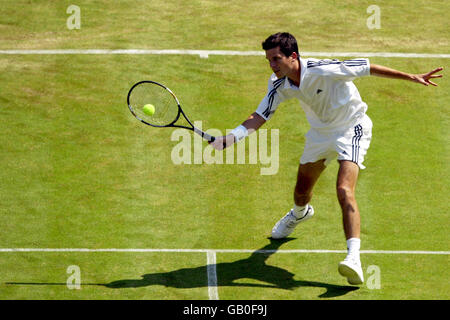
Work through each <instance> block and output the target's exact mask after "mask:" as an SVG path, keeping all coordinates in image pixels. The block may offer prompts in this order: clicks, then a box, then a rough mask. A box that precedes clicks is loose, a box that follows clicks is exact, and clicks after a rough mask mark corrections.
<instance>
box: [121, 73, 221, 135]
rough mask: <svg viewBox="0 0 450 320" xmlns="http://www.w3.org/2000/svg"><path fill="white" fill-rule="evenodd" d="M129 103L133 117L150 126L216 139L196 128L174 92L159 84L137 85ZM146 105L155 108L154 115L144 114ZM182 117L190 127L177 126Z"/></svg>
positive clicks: (133, 87)
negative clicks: (176, 129) (189, 132)
mask: <svg viewBox="0 0 450 320" xmlns="http://www.w3.org/2000/svg"><path fill="white" fill-rule="evenodd" d="M127 103H128V108H129V109H130V111H131V113H132V114H133V116H135V117H136V118H137V119H138V120H140V121H141V122H142V123H145V124H147V125H149V126H152V127H157V128H168V127H174V128H183V129H188V130H192V131H194V132H195V133H197V134H198V135H200V136H201V137H202V138H203V139H205V140H207V141H208V142H213V141H214V140H215V139H216V138H215V137H213V136H211V135H209V134H207V133H205V132H203V131H202V130H200V129H198V128H196V127H194V125H193V124H192V122H191V121H190V120H189V119H188V117H187V116H186V114H185V113H184V112H183V109H181V105H180V102H179V101H178V99H177V97H176V96H175V94H174V93H173V92H172V90H170V89H169V88H167V87H166V86H164V85H162V84H160V83H158V82H155V81H147V80H145V81H140V82H137V83H135V84H134V85H133V86H132V87H131V89H130V91H128V96H127ZM146 104H152V105H154V106H155V110H154V113H153V114H149V113H146V112H144V110H143V107H144V105H146ZM181 116H183V117H184V119H186V121H187V123H188V124H189V126H183V125H179V124H175V123H176V122H177V121H178V120H180V118H181Z"/></svg>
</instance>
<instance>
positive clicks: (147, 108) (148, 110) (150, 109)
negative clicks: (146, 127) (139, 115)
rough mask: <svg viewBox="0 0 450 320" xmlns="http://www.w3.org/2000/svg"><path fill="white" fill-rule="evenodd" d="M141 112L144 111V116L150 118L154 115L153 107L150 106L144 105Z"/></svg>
mask: <svg viewBox="0 0 450 320" xmlns="http://www.w3.org/2000/svg"><path fill="white" fill-rule="evenodd" d="M142 111H144V113H145V114H147V115H149V116H152V115H154V114H155V106H154V105H152V104H146V105H145V106H144V107H143V108H142Z"/></svg>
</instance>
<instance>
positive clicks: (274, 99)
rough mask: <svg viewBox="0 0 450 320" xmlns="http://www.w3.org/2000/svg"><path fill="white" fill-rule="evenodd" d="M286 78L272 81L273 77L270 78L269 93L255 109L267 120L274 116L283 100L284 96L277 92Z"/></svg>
mask: <svg viewBox="0 0 450 320" xmlns="http://www.w3.org/2000/svg"><path fill="white" fill-rule="evenodd" d="M284 80H285V78H281V79H277V80H275V81H272V78H271V79H269V84H268V88H267V94H266V95H265V97H264V98H263V99H262V101H261V103H260V104H259V106H258V108H257V109H256V111H255V112H256V113H257V114H259V115H260V116H261V117H263V118H264V120H266V121H267V120H269V119H270V118H272V115H273V114H274V113H275V110H276V109H277V108H278V105H279V104H280V103H281V102H282V101H283V99H282V97H281V96H280V94H279V93H278V92H277V89H278V88H279V87H280V86H281V85H282V84H283V83H284Z"/></svg>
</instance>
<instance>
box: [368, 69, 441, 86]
mask: <svg viewBox="0 0 450 320" xmlns="http://www.w3.org/2000/svg"><path fill="white" fill-rule="evenodd" d="M443 69H444V68H442V67H441V68H436V69H434V70H431V71H430V72H428V73H423V74H410V73H405V72H402V71H398V70H395V69H391V68H388V67H385V66H380V65H377V64H371V65H370V74H371V75H373V76H378V77H385V78H391V79H403V80H410V81H413V82H417V83H420V84H423V85H424V86H428V85H430V84H431V85H432V86H437V84H436V83H434V82H433V81H431V80H430V79H434V78H442V74H435V73H437V72H439V71H442V70H443Z"/></svg>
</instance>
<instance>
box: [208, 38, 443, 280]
mask: <svg viewBox="0 0 450 320" xmlns="http://www.w3.org/2000/svg"><path fill="white" fill-rule="evenodd" d="M262 46H263V49H264V50H265V51H266V59H267V60H268V61H269V65H270V67H271V69H272V71H273V72H274V73H273V74H272V75H271V77H270V79H269V82H268V91H267V94H266V96H265V97H264V99H263V100H262V101H261V103H260V105H259V106H258V108H257V110H256V111H255V112H254V113H253V114H251V115H250V117H249V118H248V119H247V120H245V121H244V122H243V123H242V124H241V125H240V126H238V127H236V128H235V129H234V130H233V131H232V132H231V134H229V135H227V136H223V137H217V138H216V140H215V141H214V142H213V143H212V146H213V147H214V148H216V149H218V150H221V149H223V148H224V147H227V146H230V145H231V144H233V143H235V142H237V141H239V140H241V139H243V138H245V137H246V136H247V135H248V134H249V133H252V132H253V131H256V130H258V129H259V128H260V127H261V126H262V125H263V124H264V123H265V122H266V121H267V120H269V119H270V118H271V117H272V116H273V114H274V112H275V111H276V109H277V107H278V105H279V104H280V103H281V102H283V101H284V100H287V99H290V98H297V99H298V100H299V101H300V102H301V106H302V108H303V110H304V111H305V113H306V117H307V119H308V122H309V124H310V126H311V129H310V130H309V131H308V133H307V134H306V143H305V147H304V151H303V155H302V157H301V159H300V165H299V168H298V175H297V183H296V186H295V189H294V206H293V208H292V209H291V210H290V211H289V212H288V213H287V214H286V215H285V216H284V217H283V218H281V219H280V220H279V221H278V222H277V223H276V224H275V226H274V227H273V229H272V238H274V239H280V238H284V237H287V236H288V235H289V234H291V233H292V232H293V230H294V228H295V227H296V226H297V225H298V224H299V223H300V222H302V221H306V220H308V219H309V218H311V217H312V216H313V215H314V209H313V207H312V206H311V205H310V204H309V203H310V201H311V198H312V190H313V187H314V185H315V183H316V182H317V180H318V178H319V176H320V174H321V173H322V171H323V170H324V169H325V167H326V165H327V164H328V163H329V162H330V161H331V160H333V159H334V158H337V160H338V161H339V171H338V176H337V184H336V188H337V196H338V200H339V204H340V206H341V209H342V215H343V226H344V233H345V237H346V240H347V248H348V254H347V257H346V258H345V259H344V260H343V261H341V262H340V263H339V267H338V270H339V273H340V274H341V275H343V276H344V277H346V278H347V280H348V282H349V283H350V284H362V283H363V282H364V277H363V272H362V268H361V262H360V257H359V250H360V215H359V210H358V206H357V203H356V199H355V188H356V182H357V178H358V174H359V169H364V168H365V167H364V166H363V161H364V156H365V154H366V152H367V149H368V148H369V144H370V140H371V135H372V122H371V120H370V118H369V117H368V116H367V115H366V111H367V105H366V104H365V103H364V102H363V101H362V99H361V96H360V95H359V92H358V89H357V88H356V86H355V85H354V84H353V82H352V80H354V79H355V78H357V77H362V76H368V75H375V76H381V77H388V78H394V79H404V80H410V81H413V82H417V83H420V84H423V85H426V86H428V85H429V84H431V85H433V86H436V84H435V83H434V82H432V81H431V80H430V79H432V78H438V77H442V75H435V73H437V72H439V71H441V70H442V69H443V68H437V69H435V70H433V71H431V72H429V73H426V74H408V73H404V72H401V71H398V70H394V69H390V68H387V67H383V66H380V65H374V64H370V63H369V60H368V59H351V60H345V61H338V60H329V59H324V60H318V59H312V58H310V59H303V58H300V55H299V52H298V45H297V41H296V40H295V38H294V37H293V36H292V35H291V34H289V33H276V34H273V35H271V36H269V37H268V38H267V39H266V40H265V41H264V42H263V43H262Z"/></svg>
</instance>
